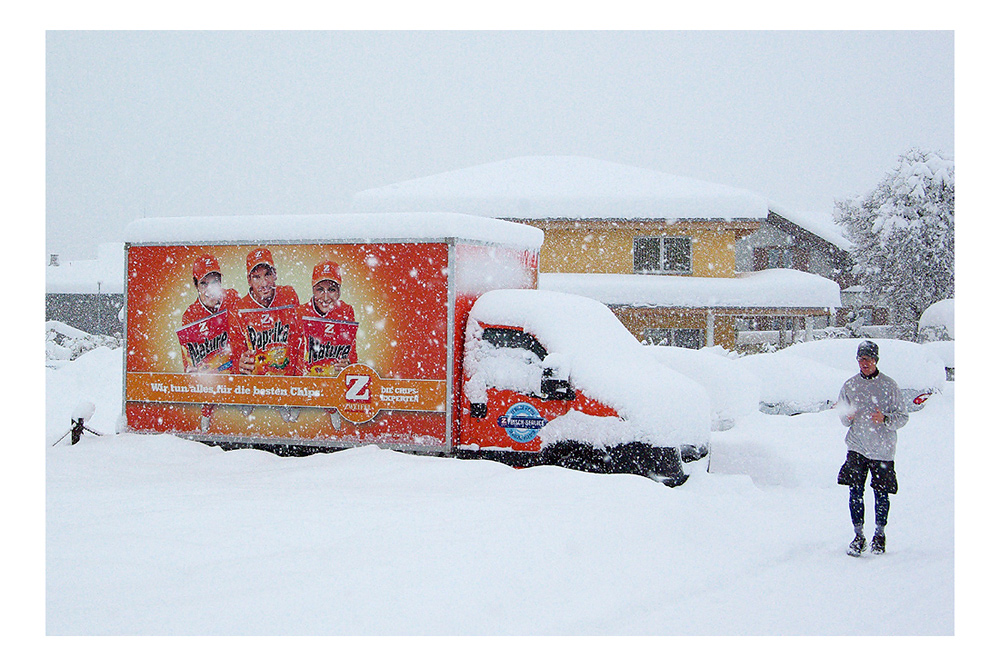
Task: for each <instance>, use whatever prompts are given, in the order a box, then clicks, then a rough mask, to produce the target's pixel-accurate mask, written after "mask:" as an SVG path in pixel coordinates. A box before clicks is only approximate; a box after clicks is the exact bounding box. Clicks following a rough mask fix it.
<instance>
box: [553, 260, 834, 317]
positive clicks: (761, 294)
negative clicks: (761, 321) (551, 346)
mask: <svg viewBox="0 0 1000 667" xmlns="http://www.w3.org/2000/svg"><path fill="white" fill-rule="evenodd" d="M538 287H539V289H544V290H551V291H553V292H565V293H567V294H579V295H581V296H589V297H591V298H593V299H597V300H598V301H600V302H601V303H604V304H608V305H621V306H626V305H627V306H674V307H685V306H687V307H709V306H713V307H720V308H721V307H726V306H729V307H741V308H746V307H798V308H839V307H840V286H839V285H837V283H835V282H834V281H832V280H830V279H828V278H824V277H823V276H817V275H815V274H812V273H805V272H803V271H795V270H793V269H768V270H766V271H757V272H755V273H744V274H742V275H740V276H739V277H737V278H696V277H694V276H654V275H633V274H597V273H540V274H539V275H538Z"/></svg>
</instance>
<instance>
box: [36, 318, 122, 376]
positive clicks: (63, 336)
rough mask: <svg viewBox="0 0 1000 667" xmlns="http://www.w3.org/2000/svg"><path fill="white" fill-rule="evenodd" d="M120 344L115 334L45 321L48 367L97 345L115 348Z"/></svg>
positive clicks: (69, 359)
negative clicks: (105, 333) (96, 332)
mask: <svg viewBox="0 0 1000 667" xmlns="http://www.w3.org/2000/svg"><path fill="white" fill-rule="evenodd" d="M121 345H122V342H121V339H120V338H118V337H115V336H105V335H102V334H91V333H87V332H86V331H81V330H80V329H77V328H75V327H71V326H69V325H68V324H65V323H63V322H57V321H52V320H50V321H48V322H46V323H45V365H46V366H48V367H49V368H58V367H59V366H61V365H62V364H64V363H66V362H67V361H72V360H73V359H76V358H77V357H79V356H80V355H82V354H84V353H85V352H89V351H91V350H94V349H97V348H99V347H108V348H111V349H116V348H119V347H121Z"/></svg>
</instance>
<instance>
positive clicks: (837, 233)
mask: <svg viewBox="0 0 1000 667" xmlns="http://www.w3.org/2000/svg"><path fill="white" fill-rule="evenodd" d="M769 206H770V208H771V210H772V211H774V212H775V213H777V214H778V215H780V216H781V217H782V218H784V219H785V220H788V221H789V222H791V223H792V224H794V225H796V226H798V227H801V228H802V229H804V230H806V231H807V232H811V233H813V234H815V235H816V236H818V237H820V238H821V239H823V240H824V241H827V242H828V243H832V244H833V245H835V246H837V247H838V248H840V249H841V250H843V251H845V252H850V250H851V248H852V247H854V244H853V243H851V242H850V241H849V240H848V239H847V237H846V236H844V230H843V229H842V228H841V227H840V226H839V225H837V224H835V223H834V222H833V214H832V213H825V212H823V211H794V210H792V209H788V208H785V207H783V206H781V205H780V204H776V203H774V202H773V201H772V202H770V204H769Z"/></svg>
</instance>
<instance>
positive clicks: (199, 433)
mask: <svg viewBox="0 0 1000 667" xmlns="http://www.w3.org/2000/svg"><path fill="white" fill-rule="evenodd" d="M126 270H127V288H126V360H125V386H124V394H125V396H124V398H125V416H126V421H127V427H128V429H129V430H131V431H137V432H169V433H178V434H187V435H192V436H194V437H198V438H199V439H204V440H217V441H237V442H239V441H246V442H275V443H280V442H296V443H307V442H309V441H316V443H317V444H324V445H327V444H345V445H361V444H388V445H396V446H399V445H410V446H413V447H415V448H430V449H436V448H446V447H447V446H448V443H447V428H446V424H447V422H446V415H447V405H446V403H447V370H448V333H449V332H448V324H449V319H448V280H449V277H448V245H447V244H446V243H444V242H412V243H411V242H399V243H396V242H393V243H376V242H373V243H341V244H304V243H297V244H289V243H282V244H270V245H266V244H265V245H259V246H258V245H130V246H129V248H128V258H127V269H126Z"/></svg>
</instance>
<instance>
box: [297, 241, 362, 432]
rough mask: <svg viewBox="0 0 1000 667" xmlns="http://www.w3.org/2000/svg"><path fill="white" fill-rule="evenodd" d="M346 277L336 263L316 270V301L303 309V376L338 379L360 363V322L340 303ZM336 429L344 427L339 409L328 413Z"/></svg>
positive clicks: (314, 282)
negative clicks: (341, 290) (347, 369)
mask: <svg viewBox="0 0 1000 667" xmlns="http://www.w3.org/2000/svg"><path fill="white" fill-rule="evenodd" d="M341 284H343V273H342V271H341V269H340V265H339V264H337V263H336V262H333V261H330V260H325V261H322V262H320V263H319V264H317V265H316V266H315V267H313V273H312V298H311V299H310V300H309V301H308V302H306V303H304V304H302V305H301V306H299V318H300V319H301V321H302V328H303V336H302V346H301V348H300V349H299V350H298V351H297V353H296V358H297V359H301V367H302V370H303V375H323V376H328V377H336V376H337V375H339V374H340V372H341V371H342V370H344V369H345V368H347V367H348V366H349V365H350V364H355V363H357V362H358V350H357V333H358V321H357V319H356V318H355V316H354V308H353V307H352V306H351V305H350V304H348V303H345V302H344V301H342V300H341V299H340V286H341ZM327 412H328V413H329V415H330V422H331V423H332V424H333V426H334V428H339V427H340V415H339V414H337V411H336V409H332V410H328V411H327Z"/></svg>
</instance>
